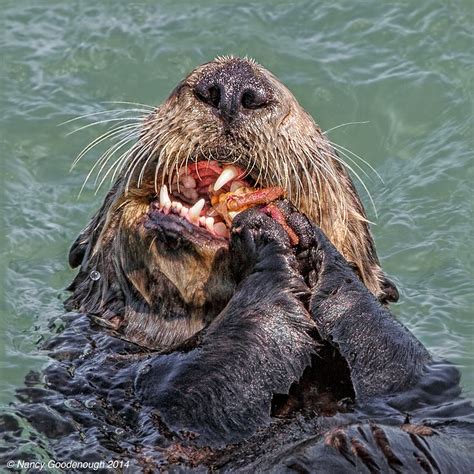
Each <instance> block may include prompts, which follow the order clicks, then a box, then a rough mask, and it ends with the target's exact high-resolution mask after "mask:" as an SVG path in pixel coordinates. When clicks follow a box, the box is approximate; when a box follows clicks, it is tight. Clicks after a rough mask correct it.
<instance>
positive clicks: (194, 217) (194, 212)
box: [188, 199, 206, 223]
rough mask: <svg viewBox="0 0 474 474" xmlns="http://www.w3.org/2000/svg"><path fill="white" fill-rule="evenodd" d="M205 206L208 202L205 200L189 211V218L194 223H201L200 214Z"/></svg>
mask: <svg viewBox="0 0 474 474" xmlns="http://www.w3.org/2000/svg"><path fill="white" fill-rule="evenodd" d="M204 204H206V201H205V200H204V199H199V201H198V202H197V203H196V204H194V206H193V207H191V208H190V209H189V211H188V216H189V219H190V220H191V221H192V222H193V223H194V222H195V221H197V222H199V214H201V211H202V208H203V207H204Z"/></svg>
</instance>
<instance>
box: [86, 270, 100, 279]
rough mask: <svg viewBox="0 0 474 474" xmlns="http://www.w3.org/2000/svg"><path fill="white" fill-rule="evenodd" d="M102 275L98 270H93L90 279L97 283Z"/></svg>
mask: <svg viewBox="0 0 474 474" xmlns="http://www.w3.org/2000/svg"><path fill="white" fill-rule="evenodd" d="M100 276H101V275H100V273H99V272H98V271H97V270H92V271H91V272H90V273H89V278H90V279H91V280H93V281H97V280H100Z"/></svg>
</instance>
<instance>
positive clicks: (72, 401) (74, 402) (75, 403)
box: [64, 398, 82, 408]
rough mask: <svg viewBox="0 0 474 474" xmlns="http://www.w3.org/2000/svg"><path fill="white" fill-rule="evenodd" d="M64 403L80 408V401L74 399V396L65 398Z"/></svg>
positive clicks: (69, 406)
mask: <svg viewBox="0 0 474 474" xmlns="http://www.w3.org/2000/svg"><path fill="white" fill-rule="evenodd" d="M64 405H65V406H67V407H68V408H80V407H81V406H82V404H81V402H80V401H79V400H75V399H74V398H73V399H70V400H65V401H64Z"/></svg>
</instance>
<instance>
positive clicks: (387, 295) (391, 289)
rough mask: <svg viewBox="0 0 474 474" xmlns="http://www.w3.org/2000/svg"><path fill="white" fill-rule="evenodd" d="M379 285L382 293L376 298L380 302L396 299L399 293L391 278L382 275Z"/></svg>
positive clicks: (385, 302) (394, 300)
mask: <svg viewBox="0 0 474 474" xmlns="http://www.w3.org/2000/svg"><path fill="white" fill-rule="evenodd" d="M381 287H382V293H381V294H380V295H379V298H378V299H379V301H380V302H381V303H382V304H388V303H396V302H397V301H398V298H399V297H400V293H399V292H398V289H397V287H396V286H395V283H393V281H392V280H389V279H388V278H387V277H386V276H384V279H383V280H382V283H381Z"/></svg>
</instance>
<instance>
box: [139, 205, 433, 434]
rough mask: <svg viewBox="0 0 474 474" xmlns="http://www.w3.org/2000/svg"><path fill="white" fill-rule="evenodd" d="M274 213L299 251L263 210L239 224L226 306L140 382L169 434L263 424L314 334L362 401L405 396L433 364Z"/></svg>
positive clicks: (304, 359) (294, 220)
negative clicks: (192, 342)
mask: <svg viewBox="0 0 474 474" xmlns="http://www.w3.org/2000/svg"><path fill="white" fill-rule="evenodd" d="M280 208H281V209H282V210H283V211H284V212H285V214H286V217H287V221H288V223H289V224H290V225H291V226H292V228H293V229H294V230H295V231H296V232H297V233H298V235H299V237H300V245H299V247H298V249H297V252H294V251H292V249H291V247H290V246H289V242H288V237H287V236H286V235H285V233H284V231H283V229H282V228H281V227H280V226H279V225H278V224H276V223H275V222H274V221H272V219H270V218H269V217H267V216H265V215H264V214H262V213H261V212H260V211H258V210H250V211H246V212H245V213H242V214H241V215H239V216H238V217H237V218H236V220H235V222H234V225H233V232H232V237H231V246H230V253H231V255H232V256H233V260H232V261H233V263H234V265H235V268H237V269H239V270H240V273H241V275H243V276H244V277H243V280H242V282H241V284H240V286H239V287H238V289H237V291H236V292H235V294H234V295H233V297H232V299H231V300H230V302H229V304H228V305H227V306H226V308H225V309H224V311H223V312H222V313H221V314H220V315H219V316H218V317H217V318H216V319H215V320H214V321H213V322H212V323H211V324H210V325H209V326H208V327H207V328H206V329H204V330H203V331H202V333H201V334H200V336H199V337H198V338H196V341H197V347H196V348H195V349H193V350H191V351H190V350H189V346H188V345H187V346H186V352H184V351H180V350H178V351H176V352H174V353H172V354H168V355H163V356H159V357H153V358H152V360H151V361H148V362H146V364H145V367H146V370H145V371H144V374H143V375H142V376H140V377H139V378H138V381H137V387H138V388H139V393H140V396H141V398H142V399H143V400H145V401H146V402H147V403H149V404H151V405H153V406H154V407H156V408H157V409H158V410H159V412H160V414H161V416H162V418H163V420H164V421H165V422H166V423H167V424H169V425H170V426H171V427H172V428H173V429H187V430H192V431H197V432H198V433H200V435H201V436H202V438H203V439H204V440H206V441H208V442H209V441H214V442H215V441H216V440H217V441H220V442H229V441H236V440H240V439H242V438H243V437H248V436H249V435H250V434H251V433H252V432H253V431H254V430H255V429H256V428H257V427H259V426H264V425H266V424H268V422H269V420H270V408H271V400H272V396H273V395H274V394H288V392H289V388H290V385H291V384H292V383H293V382H295V381H298V380H299V379H300V378H301V377H302V375H303V371H304V369H305V368H306V367H307V366H308V365H309V363H310V360H311V358H310V356H311V354H312V353H314V352H315V351H316V348H317V345H316V344H315V342H314V339H311V338H310V337H309V332H310V330H313V335H314V329H315V328H316V329H317V333H318V334H319V337H320V338H321V340H322V342H325V341H329V343H330V345H332V346H333V347H334V349H335V350H336V351H338V352H339V353H340V355H341V356H342V357H343V359H344V360H345V361H346V363H347V366H348V368H349V371H350V379H349V380H345V383H346V384H351V383H352V385H353V388H354V390H355V395H356V399H357V400H358V401H361V402H363V401H366V400H367V399H368V398H369V397H373V396H376V395H383V394H387V393H395V392H397V391H401V390H406V389H407V388H409V387H411V386H412V385H414V384H415V383H416V382H417V380H418V379H419V377H420V375H421V373H422V371H423V368H424V366H425V365H426V364H427V362H428V361H429V360H430V357H429V355H428V353H427V351H426V350H425V349H424V347H423V346H422V345H421V344H420V343H419V342H418V341H417V340H416V339H415V338H414V336H413V335H412V334H411V333H410V332H409V331H407V329H406V328H405V327H403V326H402V325H401V324H400V323H399V322H397V321H396V320H395V319H394V318H393V317H392V315H391V314H390V313H389V312H388V310H386V309H385V308H384V307H382V306H381V305H380V303H379V302H378V301H377V299H376V298H375V297H374V296H372V295H371V294H370V292H369V291H368V290H367V289H366V288H365V287H364V285H363V284H362V283H361V282H360V281H359V279H358V278H357V276H356V275H355V274H354V272H353V270H352V269H351V268H350V266H349V265H348V264H347V262H346V261H345V260H344V259H343V258H342V256H341V255H340V254H339V252H338V251H337V250H336V249H335V248H334V246H333V245H332V244H331V243H330V242H329V241H328V240H327V238H326V237H325V236H324V234H323V233H322V232H321V231H320V230H319V229H318V228H317V227H315V226H313V225H312V224H310V223H309V221H308V220H307V219H306V218H305V217H304V216H303V215H301V214H299V213H298V212H296V211H295V210H294V209H293V208H292V207H291V206H290V205H289V204H288V203H286V202H284V203H281V204H280ZM298 254H299V260H300V264H299V266H298V263H297V255H298ZM297 269H298V271H297ZM300 271H302V273H303V274H305V276H306V281H307V282H308V284H309V286H307V285H306V284H305V283H304V278H303V275H302V274H301V273H300ZM306 308H308V309H309V312H308V310H307V309H306ZM310 314H311V316H310Z"/></svg>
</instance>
